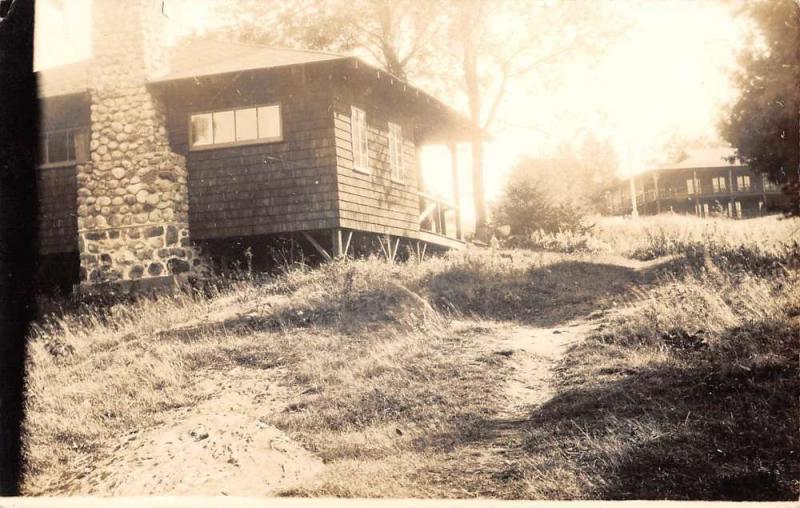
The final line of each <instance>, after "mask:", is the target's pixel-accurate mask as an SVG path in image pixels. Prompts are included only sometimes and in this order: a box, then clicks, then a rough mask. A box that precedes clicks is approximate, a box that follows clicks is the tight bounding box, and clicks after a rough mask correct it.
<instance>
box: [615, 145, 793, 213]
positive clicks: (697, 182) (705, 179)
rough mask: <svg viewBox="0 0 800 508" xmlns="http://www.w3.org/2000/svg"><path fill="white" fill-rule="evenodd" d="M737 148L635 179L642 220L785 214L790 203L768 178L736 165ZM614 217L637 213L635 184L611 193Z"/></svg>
mask: <svg viewBox="0 0 800 508" xmlns="http://www.w3.org/2000/svg"><path fill="white" fill-rule="evenodd" d="M733 153H734V152H733V149H731V148H711V149H702V150H693V151H691V152H690V153H689V154H688V157H687V158H686V159H684V160H683V161H681V162H679V163H677V164H673V165H670V166H666V167H662V168H657V169H651V170H648V171H645V172H643V173H640V174H638V175H636V176H635V177H634V188H635V189H636V208H637V211H638V213H639V214H640V215H654V214H658V213H664V212H674V213H680V214H689V215H697V216H700V217H710V216H727V217H733V218H737V219H742V218H748V217H759V216H761V215H765V214H768V213H776V212H779V211H782V210H784V209H785V208H786V207H787V205H788V202H787V198H786V196H785V195H784V194H783V193H782V192H781V189H780V186H779V185H778V184H776V183H775V182H773V181H771V180H770V179H769V178H768V177H767V175H766V174H758V173H755V172H753V171H752V170H751V169H750V168H748V167H747V166H744V165H741V164H738V163H730V162H729V160H730V159H729V158H730V157H731V156H733ZM606 207H607V210H608V212H609V213H610V214H612V215H628V214H630V213H631V212H632V210H633V202H632V200H631V185H630V179H627V178H626V179H623V180H620V181H619V182H618V183H617V184H616V185H615V186H614V187H613V188H611V189H609V190H608V191H607V192H606Z"/></svg>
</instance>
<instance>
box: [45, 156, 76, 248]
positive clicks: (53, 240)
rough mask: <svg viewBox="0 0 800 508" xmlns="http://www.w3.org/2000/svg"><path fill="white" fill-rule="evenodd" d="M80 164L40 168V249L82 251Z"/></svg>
mask: <svg viewBox="0 0 800 508" xmlns="http://www.w3.org/2000/svg"><path fill="white" fill-rule="evenodd" d="M75 174H76V166H75V165H69V166H59V167H52V168H39V171H38V177H39V252H40V253H41V254H44V255H47V254H59V253H65V252H77V251H78V218H77V211H78V205H77V201H76V196H77V192H78V184H77V181H76V179H75Z"/></svg>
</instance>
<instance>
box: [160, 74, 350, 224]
mask: <svg viewBox="0 0 800 508" xmlns="http://www.w3.org/2000/svg"><path fill="white" fill-rule="evenodd" d="M227 79H228V80H230V77H228V78H227ZM274 102H278V103H280V105H281V114H282V119H283V141H279V142H270V143H260V144H248V145H238V146H231V147H224V148H207V149H203V150H189V147H188V140H189V117H190V114H191V113H193V112H202V111H210V110H220V109H229V108H230V109H237V108H244V107H248V106H257V105H263V104H269V103H274ZM168 103H169V104H170V113H169V118H168V130H169V131H170V136H171V139H172V143H173V146H174V149H175V150H176V151H178V152H179V153H183V154H185V155H186V157H187V166H188V172H189V177H188V181H189V227H190V231H191V235H192V238H193V239H194V240H206V239H214V238H225V237H235V236H247V235H258V234H270V233H283V232H288V231H305V230H315V229H327V228H333V227H336V226H337V224H338V215H337V207H336V204H337V201H336V150H335V141H334V139H335V138H334V128H333V115H332V112H331V93H330V92H329V90H328V88H327V82H322V81H319V80H317V82H316V83H315V84H310V83H309V77H308V76H307V75H306V73H305V71H303V70H298V69H296V68H295V69H283V70H280V71H273V72H264V73H261V74H260V75H259V74H248V75H243V76H242V77H241V78H240V79H239V80H238V81H236V82H235V83H232V82H231V83H229V82H227V81H225V79H218V80H216V81H215V82H214V83H208V82H204V83H202V84H201V85H200V84H199V85H195V84H194V83H191V84H182V85H179V86H175V85H173V88H172V90H171V91H170V92H169V98H168Z"/></svg>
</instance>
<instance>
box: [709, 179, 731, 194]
mask: <svg viewBox="0 0 800 508" xmlns="http://www.w3.org/2000/svg"><path fill="white" fill-rule="evenodd" d="M711 186H712V187H713V188H714V192H725V190H726V187H727V184H726V182H725V177H724V176H715V177H714V178H712V179H711Z"/></svg>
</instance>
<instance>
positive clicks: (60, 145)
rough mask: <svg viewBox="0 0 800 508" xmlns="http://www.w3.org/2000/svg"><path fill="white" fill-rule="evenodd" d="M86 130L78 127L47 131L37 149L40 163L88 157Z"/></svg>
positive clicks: (66, 161)
mask: <svg viewBox="0 0 800 508" xmlns="http://www.w3.org/2000/svg"><path fill="white" fill-rule="evenodd" d="M86 145H87V143H86V131H85V130H84V129H83V128H82V127H80V128H74V129H59V130H53V131H47V132H45V133H44V134H43V135H42V139H41V141H40V145H39V149H40V153H39V163H40V164H58V163H71V162H81V161H85V160H86V159H88V154H87V146H86Z"/></svg>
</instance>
